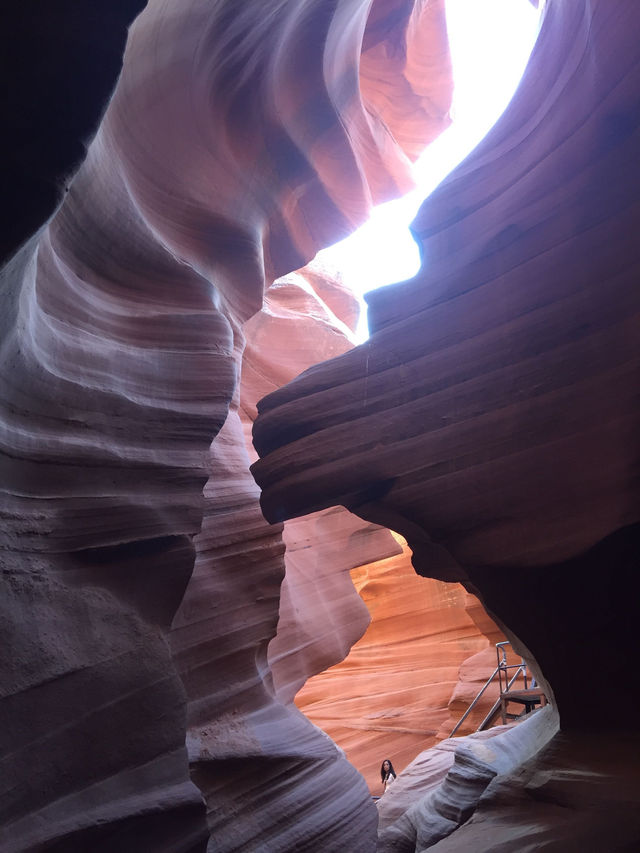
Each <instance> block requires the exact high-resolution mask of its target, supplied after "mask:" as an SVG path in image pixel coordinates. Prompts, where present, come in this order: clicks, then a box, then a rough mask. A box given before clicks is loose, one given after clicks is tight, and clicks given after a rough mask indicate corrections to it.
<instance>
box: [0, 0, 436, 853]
mask: <svg viewBox="0 0 640 853" xmlns="http://www.w3.org/2000/svg"><path fill="white" fill-rule="evenodd" d="M370 5H371V4H370V3H368V2H350V0H339V2H337V3H332V4H327V3H325V2H319V0H306V2H290V3H280V2H275V0H274V2H266V3H265V2H260V3H248V4H247V3H245V4H241V5H239V4H238V3H236V2H235V0H225V2H220V3H216V4H211V3H209V2H204V0H188V1H187V2H185V3H180V4H178V5H176V4H173V3H170V2H166V0H151V2H150V3H148V4H147V6H146V8H145V10H144V12H143V14H141V15H140V17H139V18H138V19H137V20H136V21H135V23H134V25H133V26H132V28H131V30H130V32H129V37H128V41H127V47H126V52H125V56H124V61H123V68H122V73H121V75H120V79H119V82H118V85H117V87H116V90H115V92H114V94H113V97H112V98H111V100H110V102H109V104H108V107H107V109H106V112H105V115H104V117H103V119H102V122H101V124H100V127H99V129H98V131H97V133H96V135H95V138H93V140H92V141H91V142H90V144H89V143H88V142H87V146H88V149H87V153H86V158H85V161H84V163H83V165H82V166H81V168H80V169H79V171H78V172H77V173H76V174H75V175H74V176H73V178H68V175H64V174H60V172H59V171H58V170H59V169H60V165H59V163H60V162H63V163H64V167H63V168H65V169H66V168H68V167H69V164H70V163H73V162H74V160H75V158H76V157H77V153H76V152H77V146H78V144H79V145H80V147H81V148H82V146H83V143H84V142H85V141H86V139H87V137H84V138H83V137H82V136H81V134H85V133H87V129H88V128H90V127H92V126H94V125H93V122H94V121H95V115H96V114H99V112H100V110H101V109H102V100H101V99H102V98H104V94H105V92H104V89H101V90H100V91H99V92H98V93H97V97H94V99H93V100H92V103H91V107H92V109H89V110H86V114H85V115H84V118H85V121H84V123H83V124H82V126H81V129H80V130H78V131H76V132H71V133H67V134H66V135H65V137H64V139H65V140H66V141H65V142H63V143H62V148H63V149H64V150H63V155H64V156H63V158H62V161H57V160H56V161H55V162H54V163H53V164H52V165H51V167H50V169H49V170H48V171H47V169H45V172H46V173H47V174H48V175H49V178H51V177H52V176H53V179H54V181H55V182H56V184H57V183H58V182H59V184H60V185H61V186H63V187H64V191H62V189H61V190H60V195H59V196H58V198H57V199H56V201H55V202H53V203H52V193H51V192H50V187H49V192H48V195H47V194H46V193H44V191H43V192H42V193H40V194H41V195H42V196H43V197H41V198H38V199H36V202H37V203H36V204H34V205H32V206H31V207H29V208H28V210H27V208H25V211H26V213H25V215H24V216H19V217H17V220H18V219H19V220H20V227H19V228H17V229H16V232H15V234H13V233H12V235H11V236H10V241H9V243H8V245H11V246H14V245H15V244H16V242H17V241H18V240H19V239H23V238H24V237H25V236H26V233H25V232H24V231H23V230H21V229H22V228H23V227H25V225H26V226H27V227H33V218H32V217H33V215H35V216H41V215H42V211H46V212H47V213H48V212H50V211H52V208H53V207H55V210H53V211H52V213H53V215H52V216H51V218H50V219H49V221H47V222H46V223H45V224H44V225H43V227H42V228H41V230H40V231H39V232H38V233H37V234H36V235H35V236H34V237H33V238H32V239H31V240H30V241H29V242H28V243H27V244H26V245H25V246H24V247H23V249H22V250H21V252H20V253H19V254H18V255H17V256H16V257H15V258H14V259H12V260H11V261H10V262H9V264H8V265H7V266H6V267H5V268H4V270H3V272H2V283H1V288H2V300H3V311H2V314H1V315H0V324H1V331H2V373H1V378H0V383H1V384H0V396H1V398H2V404H3V409H2V419H1V427H2V453H3V456H2V480H1V489H2V491H1V496H0V512H1V513H2V521H3V523H2V532H1V543H0V544H1V548H2V569H3V575H2V577H3V579H4V581H5V594H4V595H3V596H2V602H3V605H2V606H3V608H4V610H5V611H6V612H5V613H4V615H3V619H2V626H3V634H4V635H5V637H4V639H5V646H4V647H5V649H8V650H9V653H8V654H7V655H6V656H3V671H2V678H1V679H0V681H1V683H2V692H3V694H2V714H3V718H2V719H3V725H2V757H3V761H4V766H3V773H2V775H1V778H2V785H3V797H2V802H3V813H2V824H3V829H2V836H1V839H2V840H1V846H2V847H3V849H6V850H16V851H17V850H27V849H29V850H30V849H52V850H53V849H64V850H65V851H72V850H84V849H87V848H89V847H90V848H91V850H92V851H99V850H105V851H106V850H111V849H113V845H114V843H115V842H114V839H115V838H116V837H117V846H118V849H120V850H123V851H124V850H131V851H136V853H137V851H139V850H140V849H141V848H143V847H144V848H145V849H153V850H154V851H162V850H167V851H169V850H171V851H192V850H193V851H195V850H202V849H204V847H205V846H206V845H207V843H208V844H209V848H210V849H216V850H217V851H220V850H232V849H233V850H237V849H264V844H265V843H266V842H265V839H268V844H269V845H270V846H271V848H272V849H274V850H275V849H280V850H289V849H300V850H302V849H305V847H306V848H308V849H313V846H314V845H318V844H319V843H320V841H319V839H322V844H323V846H324V847H325V849H327V845H328V846H329V847H331V845H333V846H334V847H336V849H337V845H338V844H340V845H341V848H342V845H346V847H348V848H350V849H354V850H355V849H359V848H361V849H371V846H372V845H373V844H374V843H375V811H374V809H373V806H372V805H371V803H370V800H369V797H368V793H367V791H366V788H365V786H364V784H363V783H362V781H361V780H360V779H359V777H358V776H357V774H356V773H355V771H353V770H352V769H351V768H350V767H349V765H348V764H347V762H346V761H344V759H342V758H341V757H340V755H339V754H338V753H337V751H336V750H335V748H334V747H333V746H332V745H331V743H330V742H329V741H328V740H327V739H326V738H323V737H322V736H321V735H319V734H318V732H317V731H316V730H315V729H313V728H312V727H311V726H310V725H309V724H308V723H307V722H305V720H304V718H302V716H301V715H300V714H299V713H298V712H297V711H296V710H295V708H293V706H291V707H286V706H285V705H284V704H282V703H281V702H279V701H278V700H277V698H275V696H274V689H273V684H272V679H271V675H270V671H269V667H268V660H267V645H268V642H269V640H270V638H271V637H272V636H273V635H274V634H275V631H276V624H277V618H278V606H277V605H278V585H279V583H280V580H281V579H282V577H283V574H284V564H283V559H282V544H281V542H280V539H279V529H278V528H277V527H276V528H273V527H270V526H269V525H267V524H266V523H265V522H264V521H263V520H262V518H261V516H260V514H259V509H258V504H257V490H256V487H255V486H254V484H253V482H252V480H251V479H250V477H249V474H248V460H247V456H246V452H245V450H244V446H243V430H242V426H241V423H240V421H239V419H238V416H237V410H238V404H239V396H238V377H239V371H240V364H241V353H242V349H243V344H244V340H243V335H242V330H241V327H242V324H243V323H244V322H245V321H246V320H247V319H248V318H249V317H250V316H251V315H252V314H254V313H255V312H256V311H258V310H259V309H260V307H261V306H262V299H263V291H264V288H265V283H270V282H271V281H272V280H273V279H274V278H275V277H277V276H278V275H280V274H282V273H286V272H288V271H290V270H292V269H296V268H298V267H300V266H302V265H303V264H304V263H305V262H306V261H308V260H309V259H310V258H311V257H313V255H315V253H316V251H317V250H318V249H319V248H321V247H323V246H326V245H327V244H329V243H331V242H334V241H335V240H337V239H339V238H340V237H342V236H344V235H345V234H346V233H348V232H349V231H350V230H351V229H353V228H354V227H355V226H356V225H357V224H359V223H360V222H361V221H362V220H363V219H364V218H365V217H366V215H367V212H368V210H369V209H370V206H371V204H372V203H376V202H379V201H383V200H385V199H387V198H389V197H392V196H394V195H396V194H397V193H399V192H401V191H402V190H403V189H404V188H406V187H407V186H408V185H409V182H410V178H409V158H410V157H411V156H413V155H414V153H415V150H414V149H415V134H416V133H418V134H419V135H420V136H421V137H422V138H423V139H424V141H427V140H428V139H429V138H431V137H432V136H433V135H435V134H437V133H438V132H439V131H440V130H441V129H442V128H443V127H444V126H445V125H446V123H447V121H448V116H447V109H448V98H449V94H448V93H449V92H450V74H449V72H448V56H447V50H446V36H445V32H444V26H443V18H442V3H440V2H435V3H431V4H429V7H428V10H426V9H425V10H424V15H423V14H422V12H423V10H422V7H417V8H416V9H415V10H414V8H413V4H412V3H407V2H404V0H398V2H393V3H390V4H389V3H385V4H379V5H378V6H377V7H376V10H375V13H374V14H372V15H371V17H369V12H370ZM134 6H135V4H128V5H127V9H128V10H129V12H130V13H131V10H133V8H134ZM100 10H101V13H102V12H104V9H103V7H102V6H100ZM55 11H56V12H58V13H59V15H60V21H61V22H62V26H61V27H56V29H55V30H54V31H55V32H59V31H60V30H65V27H66V28H69V29H73V27H74V26H75V25H77V24H78V25H79V26H80V28H81V32H80V34H79V37H78V38H73V39H71V40H70V42H71V43H72V44H73V45H74V49H75V48H77V47H78V45H82V44H83V35H82V26H83V25H82V24H79V21H80V20H83V19H79V18H78V17H77V16H76V10H75V9H72V8H70V7H69V8H67V7H64V5H62V6H60V7H58V8H57V9H56V10H55ZM26 14H27V15H31V17H30V18H28V20H29V22H30V23H29V25H28V26H27V31H28V29H29V26H31V27H32V28H37V22H38V9H37V8H36V7H35V6H29V9H28V10H27V13H26ZM49 15H51V10H49ZM17 17H18V13H17V12H16V14H15V15H14V16H13V19H14V20H16V19H17ZM53 17H54V18H55V17H56V15H55V12H54V13H53ZM118 20H120V21H121V20H122V18H119V19H118ZM368 21H370V24H368ZM428 21H431V24H429V26H433V27H434V30H433V41H432V48H433V50H432V57H433V61H434V62H435V63H436V64H440V65H441V67H442V74H441V76H440V78H439V79H436V80H434V82H433V84H429V85H428V86H427V87H426V89H425V88H424V87H421V88H420V90H419V91H414V83H413V79H414V75H413V72H412V71H406V70H405V65H404V63H403V62H397V61H393V60H392V56H393V55H394V54H395V55H396V56H398V55H400V54H402V53H403V52H404V51H405V49H406V48H405V45H406V43H407V38H409V39H411V37H412V36H411V34H412V32H413V31H414V29H415V28H418V29H421V28H422V24H423V23H427V22H428ZM10 23H11V21H9V23H8V24H7V27H6V29H5V28H3V29H4V31H5V32H14V33H16V34H17V33H20V32H23V33H24V30H20V29H16V30H12V29H11V27H10V25H9V24H10ZM114 30H115V35H113V34H112V35H109V34H108V33H109V32H110V30H109V28H106V27H105V28H104V33H103V34H104V37H105V39H112V40H111V41H110V44H111V46H112V52H111V54H110V61H111V63H113V56H114V51H115V55H116V56H117V55H118V53H119V50H118V45H119V44H121V43H122V25H120V27H119V28H118V27H115V28H114ZM407 34H408V35H407ZM99 42H100V39H98V43H99ZM87 43H91V40H90V39H89V40H88V42H87ZM387 47H388V48H389V49H388V50H387ZM56 50H60V52H61V53H64V46H63V45H56ZM398 51H399V54H398ZM376 52H377V53H379V54H380V56H381V57H382V59H384V58H385V57H386V58H387V59H388V60H389V61H386V63H385V67H384V69H381V73H380V76H379V83H378V82H377V81H376V79H375V75H372V73H371V69H372V68H374V66H375V63H369V74H368V77H367V80H366V81H364V78H363V87H362V91H361V89H360V84H359V78H358V65H359V62H360V58H361V56H362V55H363V54H368V53H371V56H372V57H373V56H374V55H375V54H376ZM382 59H381V61H382ZM97 60H98V63H99V57H97ZM413 64H414V65H415V63H413ZM111 67H113V65H111ZM73 72H74V73H72V75H71V76H73V77H75V76H76V75H80V77H79V79H80V80H81V81H82V87H81V88H82V91H83V92H85V93H90V92H91V85H92V84H91V73H90V72H89V73H83V72H80V71H79V69H76V68H74V69H73ZM47 73H48V70H47V69H46V68H45V69H42V70H41V72H40V74H39V75H38V84H39V85H38V86H36V88H35V91H37V92H38V93H39V94H38V97H40V98H44V97H51V98H53V99H55V98H60V97H61V96H63V97H66V96H67V94H66V89H65V87H61V89H60V91H58V90H57V88H56V85H55V82H54V81H55V77H53V76H52V78H51V80H49V78H48V77H47ZM16 79H17V85H18V87H20V86H22V85H23V84H24V83H25V80H26V77H25V75H17V78H16ZM47 85H49V89H48V90H47V88H46V87H47ZM378 86H381V87H384V90H385V93H384V95H382V94H381V93H378ZM18 91H20V89H18ZM43 92H44V93H45V94H42V93H43ZM396 93H403V96H408V97H410V98H411V108H410V110H409V113H410V120H411V130H410V131H409V132H407V134H403V128H402V126H403V124H404V123H405V122H407V121H409V119H408V118H407V117H406V116H405V115H403V114H402V111H400V112H399V113H398V112H397V111H392V112H389V111H388V110H386V109H385V108H384V106H383V105H384V103H387V97H388V96H389V95H391V96H392V97H394V96H395V94H396ZM28 96H30V97H33V94H31V95H29V94H28ZM18 100H19V99H18ZM54 102H55V100H54ZM10 115H11V116H13V117H14V118H15V117H16V115H17V114H16V113H15V112H14V111H11V112H10ZM92 117H93V118H92ZM49 130H51V137H52V138H55V131H54V128H49V127H47V131H49ZM10 138H11V134H7V135H6V136H5V140H7V139H10ZM72 143H73V144H72ZM65 146H66V147H65ZM74 146H76V147H74ZM27 156H28V155H27ZM35 156H36V158H37V155H35ZM10 171H11V170H10ZM12 177H13V175H12ZM66 178H68V180H65V179H66ZM29 191H30V190H29V188H28V187H27V189H26V190H25V194H28V193H29ZM39 192H40V191H37V192H36V193H35V194H36V195H38V194H39ZM44 196H46V197H44ZM56 202H57V206H56ZM34 211H35V214H34ZM17 220H16V221H17ZM229 412H230V413H231V414H229ZM216 436H217V439H216V441H215V442H214V443H213V445H212V444H211V442H212V440H213V439H214V438H215V437H216ZM203 489H204V496H203ZM194 563H195V570H194ZM192 573H193V574H192ZM185 591H186V592H185ZM181 602H182V603H181ZM176 611H178V612H177V615H176ZM174 617H175V621H174ZM172 622H174V628H173V631H172V632H171V633H170V626H171V623H172ZM187 727H188V736H187V743H186V748H185V732H186V731H187ZM187 750H188V754H187ZM188 758H189V759H190V760H191V765H192V777H193V779H194V780H195V781H196V783H197V785H198V787H196V785H194V784H193V783H192V782H191V781H190V776H189V768H188V762H187V759H188ZM256 778H259V779H260V783H261V786H262V791H263V793H262V794H258V793H257V792H256V790H255V780H256ZM259 800H262V805H260V804H259V803H258V801H259ZM296 804H297V805H296ZM239 816H241V817H239ZM209 837H210V840H208V839H209Z"/></svg>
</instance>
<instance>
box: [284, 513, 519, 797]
mask: <svg viewBox="0 0 640 853" xmlns="http://www.w3.org/2000/svg"><path fill="white" fill-rule="evenodd" d="M290 523H291V522H287V524H290ZM352 577H353V578H354V582H355V585H356V588H357V589H358V591H359V593H360V595H361V596H362V598H363V601H364V602H365V604H366V606H367V608H368V610H369V612H370V613H371V625H370V626H369V628H368V629H367V632H366V634H365V635H364V636H363V637H362V639H361V640H359V641H358V642H357V643H356V644H355V645H354V646H353V648H352V649H351V651H350V652H349V656H348V657H347V659H346V660H344V661H343V662H342V663H338V664H336V665H335V666H333V667H331V668H330V669H328V670H327V671H325V672H322V673H320V674H319V675H317V676H316V677H315V678H311V679H310V680H309V681H308V682H307V683H306V684H305V686H304V687H303V688H302V689H301V690H300V692H299V693H298V695H297V697H296V704H297V705H298V707H299V708H300V709H301V710H302V711H303V712H304V713H305V714H306V715H307V716H308V717H309V718H310V719H311V720H312V721H313V722H314V723H316V725H318V726H320V728H321V729H323V731H326V732H327V734H328V735H330V737H331V738H332V739H333V740H334V741H335V742H336V743H337V744H339V746H340V747H342V749H344V751H345V753H346V755H347V758H348V759H349V760H350V761H351V763H352V764H353V765H354V766H355V767H357V768H358V770H360V772H361V773H362V774H363V776H364V777H365V779H366V781H367V784H368V785H369V790H370V791H371V793H372V794H374V795H378V794H381V793H382V791H381V785H380V764H381V762H382V760H383V759H384V758H385V757H389V758H391V759H392V762H393V766H394V768H395V770H396V771H402V770H403V768H404V767H405V766H406V765H407V764H409V763H410V762H411V761H412V760H413V759H414V758H415V756H416V755H417V754H418V753H419V752H422V751H423V750H424V749H426V748H427V747H428V746H431V745H433V744H434V743H435V742H436V739H437V737H439V736H443V737H448V735H449V733H450V732H451V730H452V729H453V726H454V725H455V723H456V722H457V720H458V719H459V718H460V716H461V715H462V712H463V711H464V710H466V707H467V706H468V705H469V702H470V701H471V699H473V696H475V693H477V691H478V689H479V686H475V685H474V687H475V690H474V694H473V696H472V697H471V698H470V699H469V701H468V702H467V703H466V705H465V706H464V707H463V708H462V709H460V710H458V708H457V707H456V708H453V709H452V708H451V702H452V699H453V696H454V693H455V691H456V688H457V686H458V678H459V669H460V667H461V665H462V664H463V662H464V661H465V660H466V659H467V658H469V657H471V656H474V657H475V656H476V655H477V653H479V652H480V650H482V649H486V650H487V651H488V652H489V653H490V655H491V657H490V659H489V664H488V666H487V667H485V670H483V671H482V672H483V675H484V677H483V679H482V681H483V682H484V681H486V680H487V678H488V677H489V675H490V674H491V672H492V670H493V669H494V668H495V659H496V654H495V649H491V648H487V644H488V642H489V641H488V639H487V637H486V636H485V635H484V634H483V633H481V632H480V631H479V630H478V627H477V626H476V624H475V623H474V621H473V620H472V619H471V618H470V616H469V614H468V612H467V599H468V598H469V597H470V596H468V594H467V593H466V592H465V591H464V589H463V588H462V587H461V586H460V585H459V584H446V583H442V582H441V581H437V580H432V579H431V578H422V577H420V576H419V575H417V574H416V573H415V571H414V569H413V567H412V565H411V552H410V551H409V549H408V548H407V547H406V546H405V547H404V548H403V550H402V553H401V554H399V555H398V556H394V557H390V558H387V559H385V560H380V561H377V562H374V563H370V564H368V565H365V566H361V567H360V568H358V569H356V570H354V571H353V572H352ZM487 622H488V623H489V624H490V620H488V619H487ZM493 628H494V631H497V629H496V628H495V626H493ZM498 639H503V637H499V638H498ZM494 642H495V640H494ZM496 689H497V687H496ZM494 700H495V695H494V696H492V698H491V699H487V701H486V702H485V703H484V704H483V706H482V709H481V710H480V712H479V715H476V716H475V717H474V719H475V727H474V728H471V729H469V728H467V729H465V731H475V728H477V726H478V723H479V722H480V720H481V719H482V718H483V717H484V715H485V714H486V712H487V710H488V708H489V707H490V706H491V705H492V704H493V701H494ZM452 711H453V712H454V713H455V712H456V711H457V715H456V716H455V717H454V716H452Z"/></svg>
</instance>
